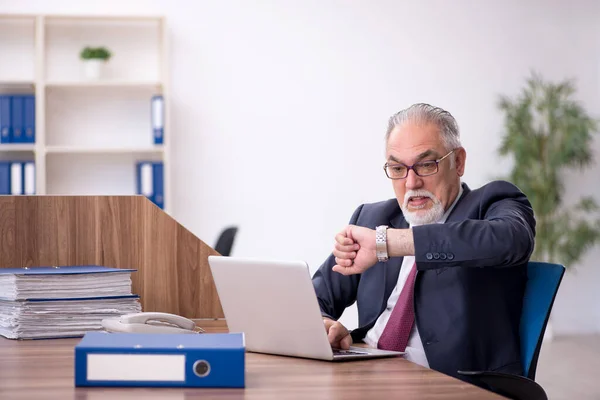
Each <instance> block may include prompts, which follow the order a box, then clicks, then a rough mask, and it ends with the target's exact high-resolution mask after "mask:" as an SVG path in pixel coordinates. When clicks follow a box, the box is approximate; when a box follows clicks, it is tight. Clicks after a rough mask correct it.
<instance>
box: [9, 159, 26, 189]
mask: <svg viewBox="0 0 600 400" xmlns="http://www.w3.org/2000/svg"><path fill="white" fill-rule="evenodd" d="M22 180H23V167H22V165H21V163H20V162H14V163H12V164H10V194H23V181H22Z"/></svg>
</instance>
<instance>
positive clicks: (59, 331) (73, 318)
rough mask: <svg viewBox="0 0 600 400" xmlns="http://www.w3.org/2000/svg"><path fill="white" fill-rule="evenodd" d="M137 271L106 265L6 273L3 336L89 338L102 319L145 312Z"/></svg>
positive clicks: (1, 271) (0, 320)
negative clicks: (135, 286)
mask: <svg viewBox="0 0 600 400" xmlns="http://www.w3.org/2000/svg"><path fill="white" fill-rule="evenodd" d="M133 271H134V270H131V269H117V268H109V267H101V266H80V267H31V268H0V335H2V336H4V337H7V338H9V339H41V338H57V337H76V336H83V335H84V334H85V332H89V331H95V330H102V329H103V328H102V324H101V322H102V320H103V319H104V318H109V317H118V316H120V315H124V314H129V313H137V312H140V311H141V305H140V302H139V296H137V295H134V294H132V293H131V272H133Z"/></svg>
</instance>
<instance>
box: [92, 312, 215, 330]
mask: <svg viewBox="0 0 600 400" xmlns="http://www.w3.org/2000/svg"><path fill="white" fill-rule="evenodd" d="M102 327H104V329H105V330H106V331H107V332H122V333H202V332H204V330H203V329H202V328H198V327H196V324H195V323H194V321H192V320H190V319H187V318H185V317H182V316H179V315H174V314H167V313H160V312H141V313H134V314H125V315H121V316H120V317H117V318H106V319H103V320H102Z"/></svg>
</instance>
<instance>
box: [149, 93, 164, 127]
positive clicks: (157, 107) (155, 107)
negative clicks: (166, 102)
mask: <svg viewBox="0 0 600 400" xmlns="http://www.w3.org/2000/svg"><path fill="white" fill-rule="evenodd" d="M162 126H163V98H162V97H155V98H154V99H152V127H153V128H155V129H160V128H162Z"/></svg>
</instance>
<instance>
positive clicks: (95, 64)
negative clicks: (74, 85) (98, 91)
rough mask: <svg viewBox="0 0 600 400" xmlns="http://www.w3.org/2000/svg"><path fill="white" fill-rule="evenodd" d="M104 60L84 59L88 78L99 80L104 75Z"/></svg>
mask: <svg viewBox="0 0 600 400" xmlns="http://www.w3.org/2000/svg"><path fill="white" fill-rule="evenodd" d="M104 63H105V62H104V60H84V61H83V74H84V76H85V78H86V79H88V80H98V79H100V78H101V77H102V70H103V69H104Z"/></svg>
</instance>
